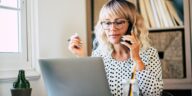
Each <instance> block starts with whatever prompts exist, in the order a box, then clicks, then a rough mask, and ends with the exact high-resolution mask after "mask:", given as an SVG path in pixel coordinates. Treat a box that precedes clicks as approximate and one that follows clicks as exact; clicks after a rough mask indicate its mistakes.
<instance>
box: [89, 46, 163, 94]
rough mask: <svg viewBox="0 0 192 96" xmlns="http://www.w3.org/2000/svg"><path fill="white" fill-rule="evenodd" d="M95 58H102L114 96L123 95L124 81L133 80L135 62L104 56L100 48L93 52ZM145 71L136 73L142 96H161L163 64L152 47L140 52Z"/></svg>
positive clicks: (109, 55) (108, 55)
mask: <svg viewBox="0 0 192 96" xmlns="http://www.w3.org/2000/svg"><path fill="white" fill-rule="evenodd" d="M92 56H93V57H102V58H103V61H104V64H105V71H106V75H107V79H108V83H109V87H110V90H111V93H112V94H113V96H122V95H123V82H122V81H123V80H128V79H130V78H131V70H132V67H133V64H134V62H133V60H132V59H130V58H129V59H128V60H125V61H117V60H115V59H114V58H112V56H111V54H104V52H102V51H101V50H100V49H99V48H98V49H96V50H94V51H93V52H92ZM140 58H141V60H142V61H143V63H144V64H145V69H144V70H142V71H137V72H136V79H137V81H138V82H137V83H138V86H139V90H140V93H141V94H142V95H141V96H160V93H161V91H162V90H163V81H162V71H161V63H160V60H159V57H158V53H157V50H156V49H154V48H152V47H150V48H148V49H147V50H145V51H143V52H140Z"/></svg>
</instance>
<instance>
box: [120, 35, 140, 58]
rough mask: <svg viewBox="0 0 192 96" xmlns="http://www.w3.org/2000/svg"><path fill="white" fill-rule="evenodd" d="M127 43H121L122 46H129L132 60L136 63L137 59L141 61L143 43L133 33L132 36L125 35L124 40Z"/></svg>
mask: <svg viewBox="0 0 192 96" xmlns="http://www.w3.org/2000/svg"><path fill="white" fill-rule="evenodd" d="M122 39H123V40H124V41H125V42H121V44H123V45H125V46H127V47H128V48H129V49H130V54H131V58H132V59H133V60H134V61H135V60H137V59H140V56H139V51H140V46H141V43H140V41H139V39H138V38H137V37H136V36H135V34H134V33H133V32H131V35H125V36H123V38H122ZM126 41H130V42H131V44H130V43H127V42H126Z"/></svg>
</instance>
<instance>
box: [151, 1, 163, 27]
mask: <svg viewBox="0 0 192 96" xmlns="http://www.w3.org/2000/svg"><path fill="white" fill-rule="evenodd" d="M153 2H154V4H155V7H156V12H157V16H158V18H159V23H160V26H161V28H164V27H165V24H164V21H163V16H161V15H163V14H161V12H160V8H159V7H160V6H159V3H158V1H157V0H153Z"/></svg>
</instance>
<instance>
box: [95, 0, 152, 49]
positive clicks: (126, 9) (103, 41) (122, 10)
mask: <svg viewBox="0 0 192 96" xmlns="http://www.w3.org/2000/svg"><path fill="white" fill-rule="evenodd" d="M114 16H117V17H121V18H125V19H127V20H128V21H129V22H130V23H131V24H133V27H134V28H133V29H134V34H135V36H137V38H138V39H139V40H140V42H141V46H142V47H141V48H144V49H147V48H148V47H150V43H149V41H150V39H149V38H148V34H149V32H148V30H147V28H146V26H145V25H144V20H143V17H142V16H141V15H140V14H139V13H138V12H137V10H136V7H135V5H134V4H132V3H130V2H128V1H126V0H109V1H108V2H106V4H104V5H103V7H102V9H101V11H100V15H99V21H98V22H97V24H96V26H95V34H96V39H97V40H98V42H99V47H101V48H102V49H104V48H105V49H106V50H108V51H112V50H113V46H112V44H111V43H110V42H109V41H108V40H107V36H106V34H105V30H103V29H102V26H101V22H102V20H104V19H106V18H107V17H114Z"/></svg>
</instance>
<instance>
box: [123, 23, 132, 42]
mask: <svg viewBox="0 0 192 96" xmlns="http://www.w3.org/2000/svg"><path fill="white" fill-rule="evenodd" d="M129 24H130V25H129V27H128V29H127V32H126V33H125V35H131V31H132V29H133V24H132V23H129ZM121 42H127V43H129V44H131V42H130V41H127V40H123V39H121Z"/></svg>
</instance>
